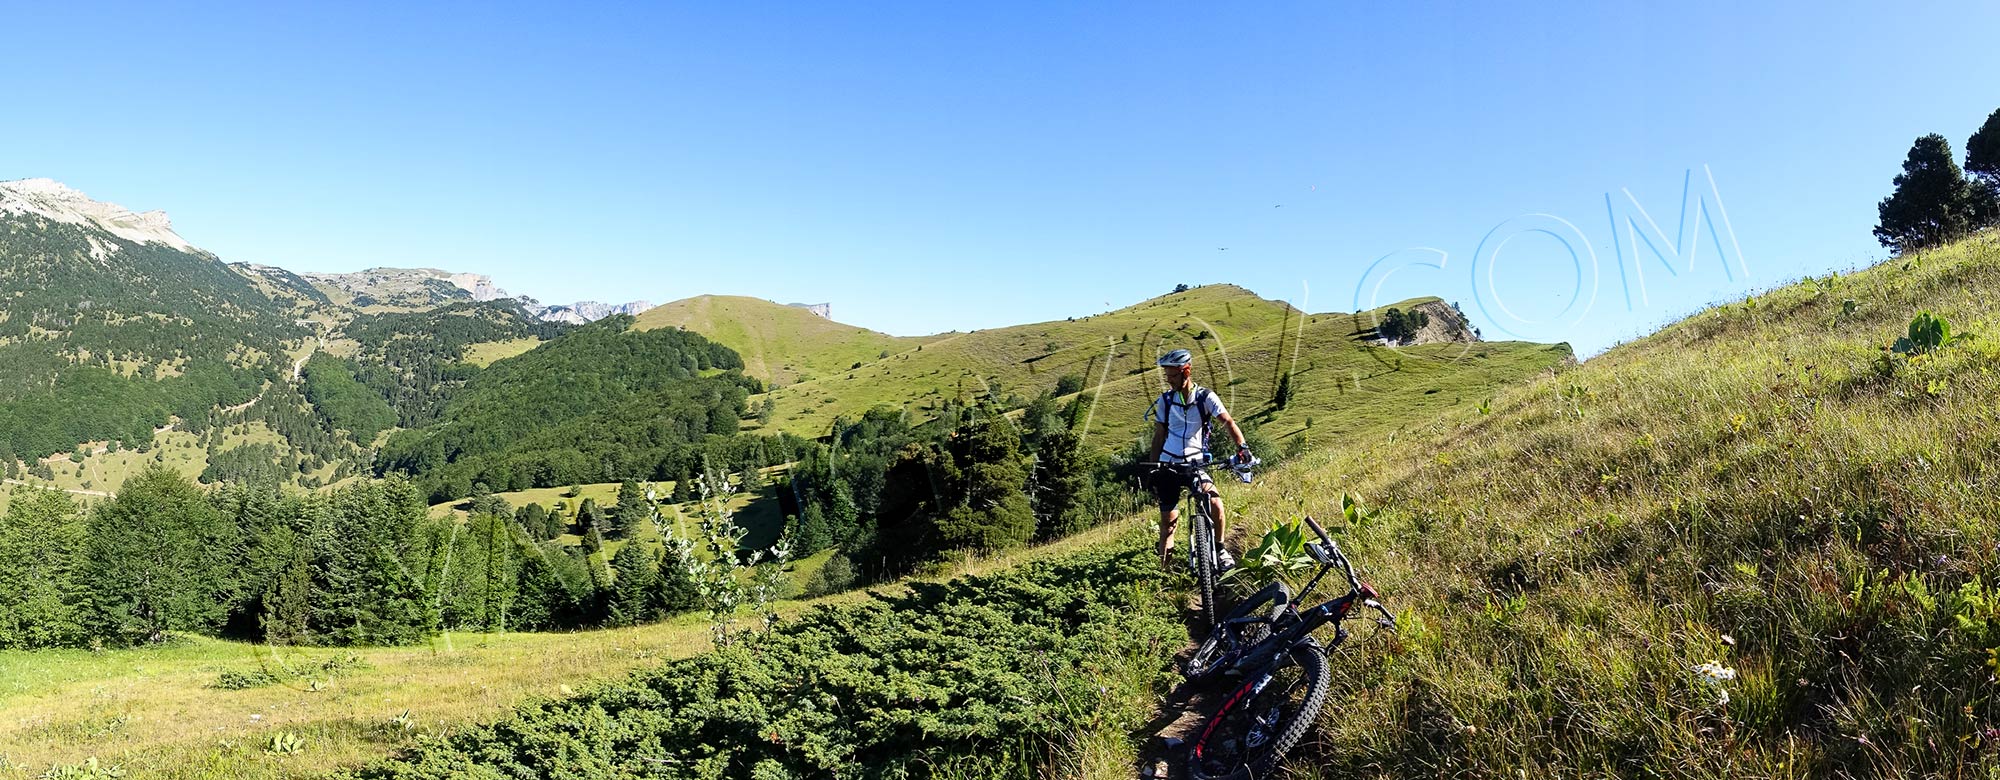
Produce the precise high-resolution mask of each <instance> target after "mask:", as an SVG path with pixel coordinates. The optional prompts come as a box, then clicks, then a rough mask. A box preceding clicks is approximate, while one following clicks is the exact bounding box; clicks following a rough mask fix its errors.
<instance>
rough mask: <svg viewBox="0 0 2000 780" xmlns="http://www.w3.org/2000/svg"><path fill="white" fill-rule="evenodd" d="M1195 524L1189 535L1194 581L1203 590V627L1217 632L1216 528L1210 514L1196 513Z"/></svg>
mask: <svg viewBox="0 0 2000 780" xmlns="http://www.w3.org/2000/svg"><path fill="white" fill-rule="evenodd" d="M1190 521H1191V522H1192V523H1193V524H1194V528H1193V533H1190V534H1188V545H1189V546H1190V548H1191V549H1192V551H1193V553H1194V581H1195V584H1196V585H1197V586H1198V587H1199V588H1200V590H1201V627H1202V628H1203V629H1204V630H1208V631H1214V630H1215V578H1216V577H1217V576H1218V572H1216V570H1215V569H1216V563H1217V561H1216V560H1215V526H1214V525H1213V524H1211V523H1210V522H1209V520H1208V513H1207V512H1204V511H1196V512H1194V513H1193V514H1192V515H1191V516H1190Z"/></svg>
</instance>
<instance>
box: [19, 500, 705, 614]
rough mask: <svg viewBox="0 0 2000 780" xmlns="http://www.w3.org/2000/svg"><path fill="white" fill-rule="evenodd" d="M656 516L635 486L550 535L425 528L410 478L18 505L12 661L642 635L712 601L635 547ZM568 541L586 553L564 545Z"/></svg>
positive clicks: (680, 567)
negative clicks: (614, 628)
mask: <svg viewBox="0 0 2000 780" xmlns="http://www.w3.org/2000/svg"><path fill="white" fill-rule="evenodd" d="M651 512H652V503H651V499H650V498H649V497H647V496H645V495H643V494H642V493H641V492H640V491H639V490H638V489H637V486H636V485H628V486H627V488H626V489H625V490H623V491H621V494H620V501H619V504H618V505H617V506H616V507H614V508H613V509H611V510H609V511H606V510H600V509H598V508H597V507H595V506H588V507H583V508H582V509H581V510H580V511H579V512H578V513H577V515H576V516H574V517H571V518H568V519H559V520H558V522H560V526H559V527H556V528H552V527H551V526H550V525H549V518H550V516H551V515H550V513H548V512H547V511H546V510H540V508H539V507H536V508H535V509H534V510H529V509H527V508H523V509H522V510H519V511H516V510H512V509H511V508H509V507H506V505H505V504H504V502H497V500H494V499H491V498H490V497H489V499H488V500H487V501H486V502H485V503H483V504H482V505H480V506H477V507H475V509H474V511H473V512H472V514H471V515H470V517H469V518H468V519H466V520H464V521H463V522H461V521H459V520H456V519H454V518H451V517H437V518H434V517H431V516H429V511H428V506H427V505H426V503H425V502H424V500H423V496H422V494H421V493H420V492H419V491H418V490H417V489H416V487H415V486H414V484H413V483H411V482H410V481H409V480H406V479H403V478H400V477H391V478H388V479H380V480H367V481H363V482H360V483H356V484H353V485H349V486H344V487H340V488H336V489H332V490H328V491H322V492H316V493H306V492H298V491H290V490H284V489H280V488H278V487H275V486H273V485H269V484H265V485H252V484H245V483H231V484H226V485H222V486H219V487H217V488H214V489H210V490H203V489H202V488H201V487H199V486H198V485H196V484H195V483H194V482H193V481H191V480H189V479H188V478H187V477H185V476H183V475H181V474H180V473H178V472H176V471H174V470H172V469H170V468H168V467H166V466H164V465H160V464H154V465H152V466H149V467H148V468H147V469H145V470H144V471H142V472H141V473H139V474H137V475H135V476H133V477H132V478H131V479H129V480H127V481H126V483H125V484H124V485H123V486H122V487H121V488H120V489H119V491H118V493H117V495H116V497H114V498H111V499H108V500H105V501H102V502H99V503H96V504H93V505H91V506H88V507H85V506H81V505H79V504H78V503H77V502H76V500H75V499H73V498H72V497H71V496H69V495H68V494H65V493H61V492H58V491H53V490H40V489H32V488H28V489H18V490H16V491H15V492H14V494H13V497H12V499H11V501H10V502H9V505H8V508H7V512H6V514H5V516H4V522H0V648H43V647H91V646H126V645H137V644H146V643H153V642H159V641H162V640H164V639H165V638H167V637H168V636H169V635H170V634H173V633H189V634H201V635H208V636H223V637H231V638H239V639H247V640H259V641H270V642H278V643H285V644H301V645H397V644H410V643H414V642H420V641H423V640H424V639H426V638H428V637H430V636H432V635H434V634H436V633H437V632H439V631H441V630H446V629H453V630H471V631H497V630H522V631H528V630H554V629H576V628H588V627H596V626H610V625H631V624H633V623H640V622H647V621H651V620H656V619H660V618H662V617H665V616H667V615H669V614H672V613H675V612H679V611H685V610H689V609H693V608H695V607H696V606H698V605H699V603H700V598H701V596H700V592H699V591H698V589H697V587H696V585H695V583H694V582H693V580H692V579H691V575H690V574H689V570H690V567H689V566H688V563H689V561H687V560H685V559H684V558H682V557H681V556H682V555H683V554H684V551H683V549H682V548H677V547H675V546H673V545H659V544H650V543H641V542H640V541H638V540H634V539H630V538H628V537H630V535H631V534H630V530H631V529H632V528H634V527H636V524H637V523H639V522H644V521H646V520H647V519H648V518H650V517H651ZM537 514H539V515H540V516H541V517H540V519H533V520H531V518H533V516H534V515H537ZM612 518H617V520H616V521H615V522H614V521H613V519H612ZM531 526H532V529H531ZM557 530H559V531H560V532H563V533H571V532H574V533H579V534H581V535H583V536H584V537H585V541H584V543H583V544H581V545H575V544H570V545H565V544H562V543H560V542H558V541H555V537H556V535H557V533H555V532H552V531H557ZM620 538H625V539H626V540H625V542H624V544H623V545H622V546H621V547H620V548H619V549H618V550H617V552H616V553H615V554H609V555H607V554H605V550H606V549H607V544H606V543H607V540H615V539H620Z"/></svg>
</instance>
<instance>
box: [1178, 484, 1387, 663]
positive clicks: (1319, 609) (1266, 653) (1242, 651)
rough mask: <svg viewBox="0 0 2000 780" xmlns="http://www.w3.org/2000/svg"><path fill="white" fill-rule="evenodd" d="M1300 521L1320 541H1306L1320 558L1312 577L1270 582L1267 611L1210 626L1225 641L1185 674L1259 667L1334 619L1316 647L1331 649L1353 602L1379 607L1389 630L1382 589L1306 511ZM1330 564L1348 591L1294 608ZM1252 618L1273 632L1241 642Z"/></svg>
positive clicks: (1339, 637) (1309, 638) (1343, 637)
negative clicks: (1296, 584) (1301, 583)
mask: <svg viewBox="0 0 2000 780" xmlns="http://www.w3.org/2000/svg"><path fill="white" fill-rule="evenodd" d="M1305 522H1306V525H1307V526H1309V527H1311V528H1312V530H1313V532H1314V533H1316V534H1318V535H1319V538H1320V541H1321V543H1322V546H1320V547H1315V546H1313V545H1310V544H1309V545H1307V547H1306V549H1307V552H1308V553H1309V554H1310V555H1312V556H1313V559H1314V560H1316V561H1318V562H1319V564H1320V566H1319V571H1317V572H1315V573H1314V574H1313V577H1312V579H1310V580H1308V581H1307V582H1306V585H1305V587H1304V588H1301V589H1300V590H1299V592H1298V593H1297V594H1293V593H1292V591H1291V588H1290V587H1289V586H1287V585H1285V584H1284V583H1283V582H1275V583H1272V585H1271V586H1270V587H1269V588H1267V589H1266V590H1267V591H1273V592H1271V593H1270V594H1269V596H1268V597H1269V598H1270V599H1272V600H1273V601H1274V602H1275V603H1274V604H1273V605H1272V607H1271V609H1269V610H1268V611H1264V612H1263V613H1262V614H1255V613H1253V614H1249V615H1244V616H1242V617H1236V618H1230V619H1228V620H1224V621H1222V622H1221V623H1219V624H1218V625H1217V626H1216V627H1215V631H1216V633H1217V635H1218V637H1219V638H1221V639H1222V640H1223V641H1224V642H1225V643H1226V644H1227V645H1228V647H1227V648H1226V649H1225V650H1224V652H1223V654H1222V656H1221V657H1219V658H1217V659H1216V660H1215V663H1214V664H1212V665H1210V666H1209V667H1207V668H1205V669H1202V670H1192V669H1191V670H1190V675H1189V676H1191V677H1193V676H1201V677H1207V676H1209V675H1211V674H1214V673H1216V672H1223V673H1225V674H1240V673H1246V672H1251V671H1256V670H1260V669H1264V668H1266V667H1267V666H1269V665H1271V664H1274V663H1278V662H1279V661H1280V659H1283V658H1286V657H1288V656H1289V655H1290V653H1291V651H1292V650H1293V649H1294V648H1297V647H1299V646H1301V645H1305V644H1308V643H1314V642H1316V641H1317V640H1316V639H1315V638H1314V636H1313V632H1314V631H1317V630H1319V629H1320V628H1321V627H1323V626H1325V625H1327V624H1329V623H1331V624H1333V625H1334V636H1333V640H1332V641H1331V642H1329V643H1328V644H1327V645H1325V646H1324V647H1322V648H1320V651H1321V652H1326V651H1330V650H1332V649H1333V648H1336V647H1339V646H1340V644H1341V643H1342V642H1345V641H1346V640H1347V636H1348V634H1347V629H1346V628H1344V627H1342V626H1341V625H1340V623H1341V622H1342V621H1345V620H1347V619H1348V618H1349V617H1350V616H1351V615H1352V614H1353V612H1354V607H1355V604H1356V603H1357V602H1359V603H1360V604H1361V605H1362V606H1364V607H1367V608H1372V609H1374V610H1376V611H1377V612H1380V613H1381V615H1382V618H1381V620H1380V621H1379V622H1382V623H1383V624H1384V625H1387V626H1388V627H1389V628H1390V629H1391V630H1393V629H1394V628H1395V623H1396V619H1395V616H1394V615H1391V614H1390V613H1389V610H1388V608H1387V607H1384V606H1382V603H1381V602H1380V601H1379V600H1378V599H1380V598H1381V594H1379V593H1377V592H1376V591H1375V588H1374V586H1371V585H1369V584H1368V583H1365V582H1362V581H1361V579H1360V578H1359V577H1357V576H1355V574H1354V566H1353V564H1352V563H1350V562H1349V561H1348V559H1347V555H1346V554H1345V553H1343V552H1341V550H1340V545H1339V544H1337V543H1335V542H1334V541H1333V539H1332V538H1331V537H1329V536H1327V533H1326V530H1325V529H1323V528H1321V527H1320V525H1319V523H1318V522H1316V521H1314V520H1313V519H1312V518H1311V517H1307V518H1306V519H1305ZM1335 568H1338V569H1340V570H1341V571H1342V573H1344V574H1345V575H1346V576H1347V581H1348V585H1349V589H1348V592H1347V593H1346V594H1344V595H1341V596H1338V597H1335V598H1333V599H1329V600H1327V601H1325V602H1322V603H1320V604H1318V605H1316V606H1313V607H1310V608H1307V609H1304V610H1301V609H1299V607H1298V604H1299V603H1300V602H1302V601H1303V600H1304V599H1305V596H1306V595H1307V594H1309V593H1311V592H1312V590H1313V588H1314V587H1315V586H1317V585H1318V584H1319V582H1320V580H1321V579H1324V578H1325V577H1326V575H1327V574H1328V573H1329V572H1332V571H1333V570H1334V569H1335ZM1265 597H1266V594H1265V593H1259V594H1258V595H1257V596H1255V597H1253V599H1252V600H1251V601H1250V602H1248V603H1250V604H1256V603H1259V602H1260V601H1261V600H1262V599H1263V598H1265ZM1256 623H1263V624H1268V625H1269V626H1270V627H1271V630H1272V634H1271V635H1270V636H1267V637H1265V638H1263V639H1260V640H1258V641H1256V642H1254V643H1250V644H1248V645H1241V644H1240V638H1241V636H1242V633H1243V630H1244V628H1245V627H1247V626H1249V625H1251V624H1256Z"/></svg>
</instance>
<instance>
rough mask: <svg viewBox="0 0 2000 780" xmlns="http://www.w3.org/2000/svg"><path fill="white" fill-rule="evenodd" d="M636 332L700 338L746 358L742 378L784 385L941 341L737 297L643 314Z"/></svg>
mask: <svg viewBox="0 0 2000 780" xmlns="http://www.w3.org/2000/svg"><path fill="white" fill-rule="evenodd" d="M633 327H634V328H635V329H637V330H652V329H655V328H686V329H688V330H691V331H694V332H696V333H700V334H701V335H703V336H707V337H708V338H709V339H710V340H712V341H715V342H717V343H720V344H722V345H723V346H726V347H728V348H730V349H733V350H736V354H739V355H742V356H743V373H745V374H749V375H750V376H754V377H757V378H759V379H762V380H764V381H766V382H774V383H776V384H780V385H789V384H792V383H794V382H798V381H800V380H802V379H805V378H811V377H821V376H831V375H833V374H836V373H840V372H844V371H846V370H848V368H849V367H850V366H853V365H854V364H855V363H869V362H874V361H875V360H877V359H879V358H881V357H882V355H883V353H885V352H886V353H890V354H894V353H897V352H902V351H904V350H907V349H911V348H913V347H915V346H916V345H918V344H922V343H924V342H926V341H930V340H933V339H935V338H936V337H915V338H906V337H898V336H891V335H888V334H886V333H877V332H875V331H872V330H868V329H866V328H857V327H854V326H852V325H843V324H841V323H838V322H834V321H833V320H829V319H827V318H825V317H821V316H819V315H817V314H813V313H812V312H809V311H806V310H805V309H802V308H799V307H797V306H785V305H782V304H777V303H772V302H770V301H767V300H763V299H761V298H746V297H743V296H737V295H700V296H696V297H693V298H685V299H682V300H678V301H674V302H672V303H668V304H663V305H661V306H657V307H654V308H652V309H649V310H647V311H646V312H645V313H643V314H640V315H639V316H638V320H637V322H636V323H634V325H633Z"/></svg>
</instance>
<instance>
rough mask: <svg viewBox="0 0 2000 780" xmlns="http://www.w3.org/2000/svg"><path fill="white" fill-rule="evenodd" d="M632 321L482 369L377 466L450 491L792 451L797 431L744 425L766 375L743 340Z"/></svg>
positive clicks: (657, 474)
mask: <svg viewBox="0 0 2000 780" xmlns="http://www.w3.org/2000/svg"><path fill="white" fill-rule="evenodd" d="M631 323H632V318H631V317H628V316H618V317H610V318H606V319H605V320H601V321H599V322H596V323H592V324H590V325H587V326H583V327H579V328H576V329H574V330H571V331H569V332H567V333H565V334H563V335H562V336H560V337H558V338H556V339H554V340H552V341H550V342H548V343H546V344H544V345H542V346H541V347H538V348H536V349H535V350H533V351H531V352H528V353H527V354H524V355H520V356H517V357H513V358H509V359H507V360H502V361H499V362H497V363H494V364H493V365H492V366H491V367H489V368H487V369H485V370H483V371H477V372H474V373H472V375H471V378H470V381H468V383H467V384H466V386H465V387H464V389H463V390H462V391H460V392H459V393H458V394H457V395H456V397H454V398H452V399H451V401H450V402H449V403H448V404H447V405H446V406H445V408H444V410H443V416H442V418H441V419H440V420H439V421H438V422H437V423H436V424H434V425H431V426H429V427H426V428H424V429H421V430H413V431H403V432H400V433H397V434H396V435H394V436H392V437H391V438H390V439H389V441H388V442H387V443H386V444H385V445H384V446H383V449H382V452H381V453H380V456H379V458H378V459H377V461H376V469H377V471H378V472H379V473H383V474H391V473H400V474H406V475H410V476H413V477H415V478H417V479H418V480H420V481H421V482H422V483H423V484H424V485H425V486H426V489H427V490H428V493H429V495H430V496H431V498H432V499H433V500H437V501H446V500H452V499H457V498H463V497H465V496H469V495H472V494H474V493H475V492H479V491H480V490H481V489H485V490H491V491H495V492H498V491H506V490H520V489H526V488H532V487H557V486H562V485H570V484H577V483H584V482H609V481H617V480H620V479H630V478H638V479H679V478H681V477H683V476H684V475H687V474H689V473H692V472H694V471H696V470H698V469H699V468H701V467H702V466H703V465H704V464H705V463H708V462H709V461H713V462H714V464H713V465H715V466H716V467H719V468H723V469H724V470H727V471H739V470H742V469H745V468H750V467H753V466H768V465H773V464H777V463H783V462H786V461H788V460H791V459H793V457H794V456H795V455H796V453H797V452H798V451H799V449H800V447H801V446H802V445H803V441H802V440H800V439H797V438H796V437H762V436H744V435H739V434H738V427H739V422H740V420H741V418H742V416H743V414H744V413H745V412H746V411H747V409H746V401H747V399H748V398H749V396H750V395H751V394H753V393H758V392H762V390H763V387H762V384H761V383H760V382H758V381H757V380H756V379H753V378H750V377H746V376H744V375H743V374H742V372H741V369H742V365H743V364H742V360H741V359H740V358H739V357H737V355H736V353H735V352H733V351H731V350H729V348H727V347H724V346H721V345H719V344H715V343H712V342H710V341H708V340H707V339H705V338H702V337H701V336H699V335H696V334H693V333H689V332H686V331H681V330H673V329H664V330H653V331H632V330H630V326H631Z"/></svg>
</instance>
